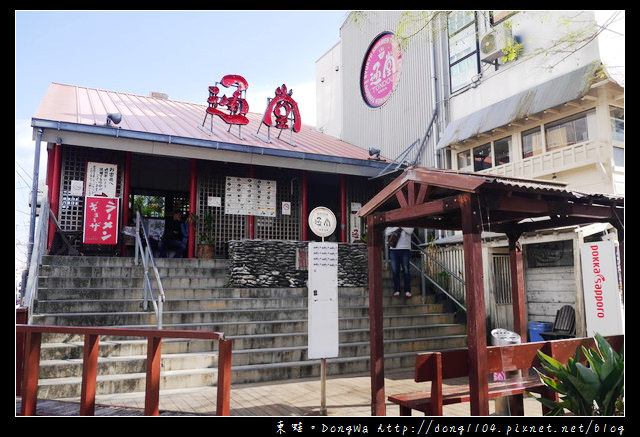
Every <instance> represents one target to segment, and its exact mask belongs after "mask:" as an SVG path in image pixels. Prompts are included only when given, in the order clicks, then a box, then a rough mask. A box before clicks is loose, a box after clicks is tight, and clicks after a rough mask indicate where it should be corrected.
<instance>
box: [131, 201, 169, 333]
mask: <svg viewBox="0 0 640 437" xmlns="http://www.w3.org/2000/svg"><path fill="white" fill-rule="evenodd" d="M141 235H142V237H141ZM143 238H144V244H143V241H142V240H143ZM135 239H136V245H135V246H136V250H135V263H136V264H138V263H139V260H138V257H139V256H140V255H141V254H142V255H141V256H140V259H142V265H143V267H144V302H143V305H142V308H143V309H144V310H145V311H146V310H147V308H148V307H149V298H150V299H151V303H152V304H153V310H154V312H155V314H156V322H157V326H158V329H162V314H163V305H164V301H165V294H164V288H163V287H162V280H161V279H160V273H159V272H158V266H157V265H156V260H155V258H154V257H153V251H152V250H151V245H150V244H149V236H148V235H147V229H146V226H145V225H144V219H143V217H142V214H141V213H140V211H139V210H138V211H136V235H135ZM149 268H152V269H153V273H154V275H155V278H156V282H157V284H158V298H157V299H156V298H155V296H154V293H153V285H152V284H151V276H150V274H149Z"/></svg>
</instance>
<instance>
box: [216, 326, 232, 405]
mask: <svg viewBox="0 0 640 437" xmlns="http://www.w3.org/2000/svg"><path fill="white" fill-rule="evenodd" d="M232 344H233V340H222V339H221V340H220V341H218V390H217V401H216V416H228V415H229V411H230V407H231V345H232Z"/></svg>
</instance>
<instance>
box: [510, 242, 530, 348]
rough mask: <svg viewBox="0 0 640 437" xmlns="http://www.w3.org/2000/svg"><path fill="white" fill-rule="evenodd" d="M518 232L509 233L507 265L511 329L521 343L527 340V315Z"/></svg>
mask: <svg viewBox="0 0 640 437" xmlns="http://www.w3.org/2000/svg"><path fill="white" fill-rule="evenodd" d="M520 235H521V233H520V232H509V233H507V236H508V237H509V265H510V268H511V297H512V300H513V329H514V330H515V332H516V333H517V334H519V335H520V338H521V339H522V342H523V343H526V342H527V341H528V340H527V314H526V309H525V299H524V273H523V266H522V248H521V247H520V245H519V243H518V239H519V238H520Z"/></svg>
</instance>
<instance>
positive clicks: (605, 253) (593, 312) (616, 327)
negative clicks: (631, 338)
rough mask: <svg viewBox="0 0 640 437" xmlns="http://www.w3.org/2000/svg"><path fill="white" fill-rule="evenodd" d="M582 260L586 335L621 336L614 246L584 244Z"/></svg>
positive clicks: (621, 325)
mask: <svg viewBox="0 0 640 437" xmlns="http://www.w3.org/2000/svg"><path fill="white" fill-rule="evenodd" d="M581 258H582V281H583V286H584V311H585V318H586V322H587V335H588V336H589V337H592V336H593V335H594V334H595V333H596V332H597V333H598V334H600V335H603V336H607V335H618V334H624V317H623V308H622V300H621V293H620V290H621V289H620V280H619V276H618V275H619V268H618V258H617V246H616V242H615V241H596V242H592V243H584V244H583V245H582V248H581Z"/></svg>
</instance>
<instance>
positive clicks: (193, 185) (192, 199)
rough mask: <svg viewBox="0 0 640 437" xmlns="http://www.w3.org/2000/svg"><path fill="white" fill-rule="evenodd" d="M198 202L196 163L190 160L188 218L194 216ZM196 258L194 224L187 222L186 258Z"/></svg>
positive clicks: (194, 160) (191, 221)
mask: <svg viewBox="0 0 640 437" xmlns="http://www.w3.org/2000/svg"><path fill="white" fill-rule="evenodd" d="M197 202H198V161H197V160H196V159H191V171H190V173H189V217H193V216H194V215H195V214H196V206H197V205H196V204H197ZM195 256H196V224H195V222H194V221H193V220H189V238H188V242H187V258H195Z"/></svg>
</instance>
